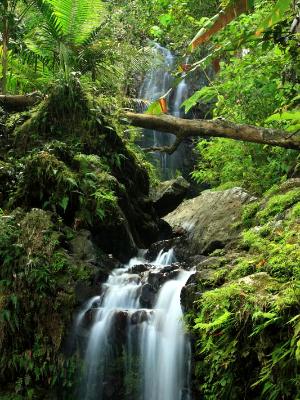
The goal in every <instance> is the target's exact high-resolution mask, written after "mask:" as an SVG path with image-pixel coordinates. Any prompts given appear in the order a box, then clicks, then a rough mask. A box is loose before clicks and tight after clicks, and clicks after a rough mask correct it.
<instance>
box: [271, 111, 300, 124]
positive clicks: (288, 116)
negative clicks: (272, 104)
mask: <svg viewBox="0 0 300 400" xmlns="http://www.w3.org/2000/svg"><path fill="white" fill-rule="evenodd" d="M288 120H291V121H292V120H294V121H300V111H298V110H293V111H285V112H283V113H276V114H273V115H271V116H270V117H269V118H267V119H266V122H272V121H288Z"/></svg>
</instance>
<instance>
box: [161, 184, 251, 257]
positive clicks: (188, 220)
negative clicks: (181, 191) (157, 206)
mask: <svg viewBox="0 0 300 400" xmlns="http://www.w3.org/2000/svg"><path fill="white" fill-rule="evenodd" d="M254 200H256V198H254V197H253V196H251V195H250V194H249V193H248V192H246V191H245V190H244V189H242V188H233V189H228V190H224V191H219V192H213V191H205V192H203V193H202V194H201V195H200V196H198V197H196V198H194V199H190V200H186V201H184V202H183V203H182V204H181V205H180V206H179V207H178V208H177V209H176V210H175V211H173V212H172V213H170V214H168V215H167V216H166V217H165V218H164V219H165V221H167V222H168V223H169V224H170V225H171V226H172V228H173V229H177V228H178V226H179V227H182V228H184V229H185V230H186V231H187V234H186V239H185V243H183V240H180V242H179V244H178V246H177V247H178V250H177V247H176V250H177V252H178V251H179V253H180V251H181V252H182V253H183V254H182V255H183V256H185V257H191V256H193V255H197V254H201V255H207V254H210V253H212V252H213V251H214V250H216V249H220V248H223V247H224V246H226V245H228V244H229V243H232V242H235V241H236V240H237V239H238V237H239V235H240V230H241V228H240V227H239V225H240V222H241V215H242V209H243V206H244V205H245V204H247V203H249V202H251V201H254ZM176 256H177V253H176Z"/></svg>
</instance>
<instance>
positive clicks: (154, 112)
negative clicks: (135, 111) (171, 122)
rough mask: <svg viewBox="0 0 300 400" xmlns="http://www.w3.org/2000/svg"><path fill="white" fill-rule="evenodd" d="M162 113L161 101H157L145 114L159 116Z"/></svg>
mask: <svg viewBox="0 0 300 400" xmlns="http://www.w3.org/2000/svg"><path fill="white" fill-rule="evenodd" d="M161 113H162V109H161V106H160V103H159V100H156V101H154V102H153V103H151V104H150V106H149V107H148V108H147V110H146V111H145V114H151V115H159V114H161Z"/></svg>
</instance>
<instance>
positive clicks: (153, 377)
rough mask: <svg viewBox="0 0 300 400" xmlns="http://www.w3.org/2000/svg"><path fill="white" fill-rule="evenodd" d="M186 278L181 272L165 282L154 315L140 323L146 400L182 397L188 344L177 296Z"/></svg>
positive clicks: (188, 274)
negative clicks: (141, 326) (141, 324)
mask: <svg viewBox="0 0 300 400" xmlns="http://www.w3.org/2000/svg"><path fill="white" fill-rule="evenodd" d="M189 276H190V273H189V272H187V271H183V272H181V273H180V274H179V276H178V278H177V279H176V280H170V281H168V282H167V283H165V284H164V286H163V287H162V289H161V290H160V293H159V296H158V299H157V302H156V304H155V307H154V308H155V310H156V312H155V314H153V316H152V317H151V319H149V320H148V321H146V322H143V328H142V335H141V359H142V368H141V370H142V371H141V372H142V376H143V398H144V399H145V400H181V399H183V398H184V397H183V396H184V393H183V391H184V387H185V383H186V376H185V368H187V365H186V364H187V363H186V361H187V360H186V354H187V350H188V343H187V341H186V337H185V334H184V327H183V322H182V310H181V306H180V293H181V289H182V287H183V286H184V284H185V283H186V281H187V279H188V278H189ZM188 369H189V368H187V370H188ZM185 398H187V397H186V396H185Z"/></svg>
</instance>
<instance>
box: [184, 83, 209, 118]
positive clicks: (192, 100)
mask: <svg viewBox="0 0 300 400" xmlns="http://www.w3.org/2000/svg"><path fill="white" fill-rule="evenodd" d="M216 95H217V92H216V89H215V88H214V87H212V86H206V87H204V88H202V89H201V90H198V91H197V92H195V93H194V94H193V95H192V96H191V97H189V98H188V99H186V100H185V101H184V102H183V103H182V104H181V107H184V111H185V113H187V112H189V110H190V109H191V108H192V107H194V106H195V105H196V104H197V103H198V101H200V100H202V101H203V102H209V101H210V100H212V99H213V98H214V97H215V96H216Z"/></svg>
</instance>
